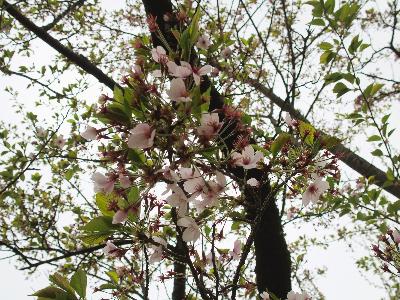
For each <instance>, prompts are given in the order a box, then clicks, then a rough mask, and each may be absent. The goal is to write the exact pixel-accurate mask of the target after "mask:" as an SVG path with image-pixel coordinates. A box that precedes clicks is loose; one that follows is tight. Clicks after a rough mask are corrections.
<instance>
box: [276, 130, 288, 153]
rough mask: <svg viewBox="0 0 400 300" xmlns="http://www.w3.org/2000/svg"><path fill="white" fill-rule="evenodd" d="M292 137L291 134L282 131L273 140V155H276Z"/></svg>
mask: <svg viewBox="0 0 400 300" xmlns="http://www.w3.org/2000/svg"><path fill="white" fill-rule="evenodd" d="M290 138H291V135H290V134H288V133H286V132H282V133H280V134H279V135H278V137H277V138H276V139H275V140H274V141H273V142H272V145H271V153H272V155H273V156H276V155H277V154H278V153H279V151H281V149H282V147H283V146H284V145H285V144H286V142H287V141H289V140H290Z"/></svg>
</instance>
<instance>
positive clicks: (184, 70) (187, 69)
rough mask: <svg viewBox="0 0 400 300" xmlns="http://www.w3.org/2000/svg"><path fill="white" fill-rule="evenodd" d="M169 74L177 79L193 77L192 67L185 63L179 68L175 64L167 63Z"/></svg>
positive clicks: (182, 62)
mask: <svg viewBox="0 0 400 300" xmlns="http://www.w3.org/2000/svg"><path fill="white" fill-rule="evenodd" d="M167 67H168V71H169V73H170V74H171V75H172V76H174V77H177V78H186V77H189V76H190V75H192V66H191V65H190V64H189V63H188V62H185V61H181V65H180V66H178V65H177V64H176V63H175V62H173V61H169V62H168V63H167Z"/></svg>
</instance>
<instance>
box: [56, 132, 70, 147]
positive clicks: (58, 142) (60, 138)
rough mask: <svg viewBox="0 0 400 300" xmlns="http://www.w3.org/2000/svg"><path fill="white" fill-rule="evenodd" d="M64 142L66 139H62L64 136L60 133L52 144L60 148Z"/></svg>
mask: <svg viewBox="0 0 400 300" xmlns="http://www.w3.org/2000/svg"><path fill="white" fill-rule="evenodd" d="M66 143H67V141H66V139H64V136H63V135H62V134H60V135H59V136H58V137H57V138H56V139H55V141H54V145H56V146H57V147H58V148H60V149H62V148H64V146H65V144H66Z"/></svg>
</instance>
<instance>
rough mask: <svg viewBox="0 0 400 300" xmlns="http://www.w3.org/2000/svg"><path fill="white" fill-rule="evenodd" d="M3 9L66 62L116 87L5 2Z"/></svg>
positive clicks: (113, 82)
mask: <svg viewBox="0 0 400 300" xmlns="http://www.w3.org/2000/svg"><path fill="white" fill-rule="evenodd" d="M3 9H4V10H5V11H7V12H8V13H9V14H10V15H12V16H13V17H14V18H15V19H16V20H17V21H18V22H20V23H21V25H22V26H24V27H25V28H26V29H28V30H29V31H31V32H33V33H34V34H36V35H37V36H38V37H39V38H40V39H41V40H42V41H44V42H45V43H46V44H48V45H49V46H51V47H52V48H53V49H55V50H56V51H57V52H59V53H60V54H62V55H64V56H65V57H66V58H67V59H68V60H70V61H71V62H72V63H74V64H76V65H77V66H78V67H80V68H82V69H83V70H84V71H85V72H87V73H88V74H91V75H93V76H94V77H96V78H97V80H98V81H100V82H101V83H103V84H105V85H106V86H107V87H109V88H110V89H111V90H113V89H114V87H115V86H116V85H118V84H117V83H116V82H115V81H114V80H113V79H111V78H110V77H108V76H107V75H106V74H104V73H103V71H101V70H100V69H99V68H97V67H96V66H95V65H94V64H93V63H92V62H90V61H89V60H88V59H87V58H86V57H84V56H83V55H80V54H77V53H75V52H73V51H72V50H71V49H69V48H67V47H65V46H64V45H63V44H61V43H60V42H59V41H57V40H56V39H55V38H53V37H52V36H51V35H49V34H48V33H47V32H46V31H45V30H44V29H43V28H40V27H38V26H37V25H36V24H34V23H33V22H31V21H30V20H29V19H28V18H27V17H25V16H24V15H23V14H21V12H20V11H19V10H18V9H16V8H15V7H14V6H13V5H11V4H9V3H8V2H7V1H3Z"/></svg>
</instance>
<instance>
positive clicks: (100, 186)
mask: <svg viewBox="0 0 400 300" xmlns="http://www.w3.org/2000/svg"><path fill="white" fill-rule="evenodd" d="M92 180H93V181H94V191H95V193H98V192H103V193H106V194H109V193H111V192H112V191H113V190H114V183H115V181H114V180H112V179H110V178H109V177H107V176H104V175H103V174H101V173H100V172H96V173H94V174H93V176H92Z"/></svg>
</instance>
